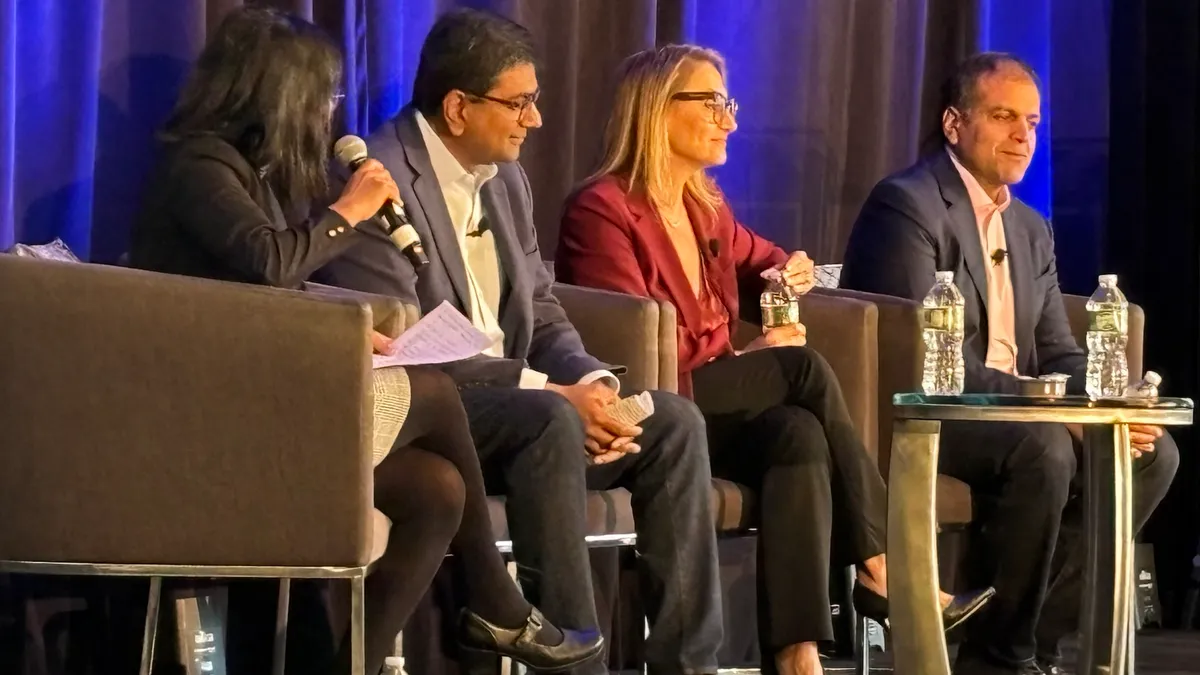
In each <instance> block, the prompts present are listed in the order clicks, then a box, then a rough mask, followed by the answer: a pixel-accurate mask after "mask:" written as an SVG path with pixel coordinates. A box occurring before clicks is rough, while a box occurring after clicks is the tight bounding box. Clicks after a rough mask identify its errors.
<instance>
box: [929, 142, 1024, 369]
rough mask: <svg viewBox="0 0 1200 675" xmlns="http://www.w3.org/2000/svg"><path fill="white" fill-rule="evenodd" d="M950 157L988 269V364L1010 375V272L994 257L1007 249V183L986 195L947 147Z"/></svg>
mask: <svg viewBox="0 0 1200 675" xmlns="http://www.w3.org/2000/svg"><path fill="white" fill-rule="evenodd" d="M946 152H949V153H950V159H951V161H953V162H954V168H956V169H958V175H959V176H962V180H963V183H965V184H966V186H967V194H968V195H969V196H970V198H971V206H972V208H973V209H974V211H975V224H976V225H977V226H978V227H979V243H980V244H981V245H982V247H983V266H984V269H986V270H987V324H988V348H987V363H986V365H987V367H988V368H993V369H995V370H999V371H1002V372H1005V373H1008V374H1010V375H1017V374H1018V373H1017V321H1016V310H1015V308H1014V306H1013V287H1012V274H1011V272H1010V271H1009V266H1008V256H1007V255H1006V256H1005V257H1004V258H1003V260H1001V262H999V263H997V262H995V260H993V258H992V255H993V254H994V253H995V252H996V251H1007V250H1008V245H1007V243H1006V242H1005V239H1004V219H1003V218H1002V217H1001V215H1000V214H1002V213H1004V210H1005V209H1007V208H1008V205H1009V204H1011V203H1012V195H1011V194H1010V193H1009V190H1008V187H1007V186H1005V187H1004V188H1002V189H1001V190H1000V201H999V202H994V201H992V198H991V197H989V196H988V194H987V192H985V191H984V189H983V187H982V186H980V185H979V181H977V180H975V176H972V175H971V172H970V171H967V169H966V167H964V166H963V165H962V164H961V163H960V162H959V161H958V158H957V157H955V156H954V153H953V152H950V150H949V149H947V150H946Z"/></svg>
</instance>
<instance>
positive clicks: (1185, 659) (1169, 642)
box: [721, 631, 1200, 675]
mask: <svg viewBox="0 0 1200 675" xmlns="http://www.w3.org/2000/svg"><path fill="white" fill-rule="evenodd" d="M1136 649H1137V652H1136V654H1137V673H1138V675H1184V674H1185V673H1186V674H1187V675H1195V673H1200V632H1196V631H1190V632H1183V631H1144V632H1142V633H1139V634H1138V636H1137V646H1136ZM1064 651H1065V655H1066V657H1067V662H1066V663H1065V664H1063V665H1065V666H1066V668H1067V672H1070V673H1075V672H1076V671H1075V668H1074V665H1075V650H1074V645H1070V646H1068V648H1067V649H1066V650H1064ZM951 652H952V653H953V649H952V650H951ZM825 670H826V672H828V673H853V672H854V664H852V663H851V662H849V661H840V660H837V659H830V660H829V661H826V662H825ZM757 672H758V671H757V670H722V671H721V673H728V674H729V675H734V674H735V673H757ZM871 672H872V673H890V672H892V667H891V656H890V655H889V654H888V653H887V652H873V653H872V654H871Z"/></svg>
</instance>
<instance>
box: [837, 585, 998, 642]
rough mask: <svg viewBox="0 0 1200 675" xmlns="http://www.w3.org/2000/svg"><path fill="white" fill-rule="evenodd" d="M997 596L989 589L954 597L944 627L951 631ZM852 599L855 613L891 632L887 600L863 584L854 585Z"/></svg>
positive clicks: (945, 611)
mask: <svg viewBox="0 0 1200 675" xmlns="http://www.w3.org/2000/svg"><path fill="white" fill-rule="evenodd" d="M995 594H996V589H994V588H991V587H988V588H985V589H983V590H980V591H969V592H967V593H962V594H959V595H956V596H954V599H952V600H951V601H950V604H949V605H947V606H946V608H945V609H943V610H942V627H943V628H944V629H945V630H947V631H949V630H952V629H954V628H956V627H957V626H958V625H959V624H961V623H962V622H964V621H966V620H967V619H969V618H971V616H972V615H973V614H975V613H976V612H978V611H979V610H980V609H983V606H984V605H986V604H987V603H988V600H991V599H992V596H994V595H995ZM851 598H852V600H853V602H854V611H856V612H858V613H859V614H861V615H863V616H865V617H867V618H868V619H871V620H873V621H875V623H878V624H879V625H880V626H883V627H884V628H885V629H888V630H891V624H890V623H889V622H888V601H887V598H885V597H883V596H882V595H880V594H878V593H876V592H875V591H872V590H871V589H869V588H867V587H866V586H864V585H862V584H854V591H853V592H852V595H851Z"/></svg>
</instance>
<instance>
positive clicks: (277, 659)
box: [271, 579, 292, 675]
mask: <svg viewBox="0 0 1200 675" xmlns="http://www.w3.org/2000/svg"><path fill="white" fill-rule="evenodd" d="M291 594H292V580H291V579H280V580H279V604H277V605H276V606H275V655H274V658H273V659H272V661H271V662H272V664H273V667H272V669H271V672H272V673H274V675H283V673H284V667H285V665H286V663H287V629H288V606H289V605H290V603H291Z"/></svg>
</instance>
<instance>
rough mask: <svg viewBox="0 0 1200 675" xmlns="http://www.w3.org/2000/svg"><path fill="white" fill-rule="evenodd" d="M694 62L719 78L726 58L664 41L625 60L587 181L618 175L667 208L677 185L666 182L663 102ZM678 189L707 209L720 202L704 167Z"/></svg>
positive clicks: (668, 179)
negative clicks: (601, 143) (601, 154)
mask: <svg viewBox="0 0 1200 675" xmlns="http://www.w3.org/2000/svg"><path fill="white" fill-rule="evenodd" d="M698 63H710V64H712V65H713V66H714V67H715V68H716V69H717V71H718V72H720V73H721V78H722V79H724V77H725V59H723V58H721V55H720V54H718V53H717V52H715V51H713V50H711V49H705V48H704V47H698V46H696V45H666V46H665V47H659V48H658V49H648V50H645V51H641V52H638V53H636V54H634V55H633V56H630V57H629V58H627V59H625V61H624V62H623V63H622V64H621V67H620V69H619V70H618V76H619V82H618V85H617V95H616V102H615V104H614V105H613V112H612V115H611V116H610V117H609V118H608V127H607V129H606V130H605V133H604V157H603V159H602V160H601V162H600V168H599V169H598V170H597V171H596V173H594V174H592V176H591V178H590V179H589V180H595V179H598V178H602V177H604V176H608V175H613V174H616V175H620V176H622V177H625V178H628V180H629V190H630V191H632V190H634V189H635V188H637V187H641V188H643V189H644V190H645V191H646V197H647V198H648V199H649V200H650V203H651V204H652V205H653V206H655V207H657V208H658V209H660V210H662V209H665V208H668V205H667V204H666V203H665V199H666V198H667V195H670V194H672V192H673V190H672V188H677V186H672V185H671V184H670V183H671V175H670V172H669V170H668V162H669V160H670V157H671V147H670V144H669V141H668V138H667V119H666V117H667V106H668V105H669V104H670V102H671V97H672V96H673V95H675V94H676V93H678V92H679V91H680V88H681V86H682V83H683V79H684V75H686V74H687V73H688V72H689V70H690V69H688V68H687V66H694V65H696V64H698ZM683 190H684V194H685V195H691V196H692V197H693V198H694V199H695V200H696V201H699V202H700V203H701V204H703V205H705V206H706V207H708V208H709V209H712V210H716V208H717V207H718V206H720V205H721V203H722V201H723V200H722V197H721V191H720V190H719V189H718V188H717V184H716V183H715V182H714V181H713V180H712V178H710V177H709V176H708V174H706V173H705V172H703V171H699V172H697V173H695V174H694V175H692V176H691V177H690V178H688V180H687V182H686V183H685V184H684V186H683Z"/></svg>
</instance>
